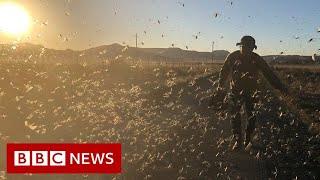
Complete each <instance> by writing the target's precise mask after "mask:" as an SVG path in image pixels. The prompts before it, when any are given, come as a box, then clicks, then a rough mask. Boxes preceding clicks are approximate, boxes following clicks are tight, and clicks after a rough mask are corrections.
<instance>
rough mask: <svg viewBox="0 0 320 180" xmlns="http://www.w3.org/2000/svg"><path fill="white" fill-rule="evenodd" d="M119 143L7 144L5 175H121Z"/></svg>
mask: <svg viewBox="0 0 320 180" xmlns="http://www.w3.org/2000/svg"><path fill="white" fill-rule="evenodd" d="M121 159H122V158H121V144H119V143H111V144H94V143H85V144H76V143H69V144H68V143H52V144H50V143H30V144H26V143H8V144H7V173H104V174H105V173H106V174H114V173H121Z"/></svg>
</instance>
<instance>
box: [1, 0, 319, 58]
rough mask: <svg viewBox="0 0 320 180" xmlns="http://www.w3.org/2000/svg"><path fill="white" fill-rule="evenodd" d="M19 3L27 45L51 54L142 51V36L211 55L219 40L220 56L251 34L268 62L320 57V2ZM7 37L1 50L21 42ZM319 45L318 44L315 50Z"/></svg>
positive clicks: (150, 0) (103, 0)
mask: <svg viewBox="0 0 320 180" xmlns="http://www.w3.org/2000/svg"><path fill="white" fill-rule="evenodd" d="M15 2H16V3H19V4H21V5H22V6H23V7H24V8H25V9H26V10H27V11H28V12H29V14H30V16H31V17H32V19H33V24H32V27H31V30H30V32H29V34H28V35H25V36H24V37H22V38H21V40H20V41H22V42H25V41H27V42H32V43H37V44H43V45H44V46H46V47H50V48H57V49H65V48H70V49H85V48H89V47H94V46H98V45H103V44H111V43H115V42H117V43H120V44H123V43H125V44H127V45H130V46H134V45H135V33H138V40H139V44H138V46H139V47H169V46H171V44H174V45H175V47H180V48H182V49H185V48H186V46H188V47H189V49H192V50H197V51H211V43H212V41H215V49H226V50H229V51H232V50H236V49H237V47H236V46H235V44H236V42H237V41H239V39H240V38H241V36H243V35H247V34H248V35H252V36H254V37H255V38H256V40H257V46H258V50H257V52H258V53H261V54H263V55H265V54H279V53H280V52H281V51H283V52H284V53H285V54H306V55H310V54H313V53H320V50H318V49H320V33H319V32H317V31H318V28H320V18H319V17H320V8H319V7H320V1H319V0H179V1H177V0H17V1H15ZM231 2H232V4H231ZM183 4H184V6H183ZM216 15H217V17H215V16H216ZM158 21H159V22H160V24H159V23H158ZM144 31H145V32H144ZM0 33H1V32H0ZM162 36H163V37H162ZM195 36H198V38H197V39H196V37H195ZM0 38H1V41H2V42H1V43H8V42H13V41H14V39H16V38H12V37H11V38H9V37H7V36H5V35H3V34H0ZM66 38H67V39H68V40H67V41H66ZM311 38H314V41H312V42H310V43H308V40H309V39H311ZM280 41H282V42H280ZM142 42H143V43H144V45H142Z"/></svg>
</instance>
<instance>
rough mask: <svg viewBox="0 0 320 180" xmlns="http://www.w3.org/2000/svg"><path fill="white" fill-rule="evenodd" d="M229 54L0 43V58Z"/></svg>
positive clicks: (181, 58) (155, 58)
mask: <svg viewBox="0 0 320 180" xmlns="http://www.w3.org/2000/svg"><path fill="white" fill-rule="evenodd" d="M228 54H229V52H228V51H225V50H216V51H214V52H213V53H211V52H198V51H189V50H183V49H180V48H136V47H129V46H122V45H120V44H111V45H102V46H98V47H93V48H90V49H85V50H80V51H76V50H70V49H67V50H55V49H49V48H45V47H44V46H42V45H34V44H30V43H21V44H16V45H9V44H1V45H0V59H7V58H9V59H12V60H17V59H26V58H27V59H38V60H58V61H59V60H60V61H62V59H63V60H64V61H67V60H68V59H93V60H106V59H114V58H131V59H141V60H150V61H211V60H212V55H213V59H215V60H223V59H225V57H226V56H227V55H228Z"/></svg>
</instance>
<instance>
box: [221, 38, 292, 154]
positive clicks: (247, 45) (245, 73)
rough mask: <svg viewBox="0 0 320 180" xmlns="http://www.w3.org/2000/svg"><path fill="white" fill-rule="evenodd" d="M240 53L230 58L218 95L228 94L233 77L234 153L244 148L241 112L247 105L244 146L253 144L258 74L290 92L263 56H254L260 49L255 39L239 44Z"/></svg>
mask: <svg viewBox="0 0 320 180" xmlns="http://www.w3.org/2000/svg"><path fill="white" fill-rule="evenodd" d="M237 46H240V50H238V51H234V52H232V53H231V54H229V55H228V57H227V58H226V60H225V62H224V64H223V67H222V69H221V71H220V74H219V81H218V88H217V95H218V96H219V95H221V94H225V93H224V92H225V84H226V83H225V82H226V81H227V79H228V76H229V75H230V74H231V82H230V89H231V92H230V93H229V98H230V99H229V101H230V113H231V128H232V133H233V137H234V140H235V144H234V145H233V148H232V149H233V150H239V149H240V148H241V147H242V134H241V116H240V109H241V106H242V104H244V105H245V111H246V114H247V117H248V123H247V127H246V130H245V133H246V134H245V141H244V145H245V146H247V145H248V144H249V143H250V141H251V135H252V133H253V131H254V129H255V121H256V120H255V117H254V113H253V110H254V97H253V96H254V93H255V92H256V91H257V90H258V84H259V83H258V74H259V72H262V74H263V75H264V77H265V78H266V79H267V80H268V81H269V83H270V84H271V85H272V86H273V87H274V88H276V89H278V90H280V91H281V92H283V93H289V92H288V88H287V87H286V86H285V85H284V84H282V83H281V81H280V79H279V78H278V77H277V76H276V75H275V74H274V73H273V72H272V70H271V69H270V67H269V66H268V64H267V63H266V62H265V61H264V60H263V59H262V57H261V56H259V55H258V54H256V53H254V52H253V50H254V49H257V46H256V44H255V39H254V38H253V37H251V36H244V37H242V38H241V41H240V42H239V43H237Z"/></svg>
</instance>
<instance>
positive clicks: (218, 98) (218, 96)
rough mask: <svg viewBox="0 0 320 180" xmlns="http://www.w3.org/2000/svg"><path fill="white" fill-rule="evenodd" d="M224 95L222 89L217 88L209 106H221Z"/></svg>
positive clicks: (224, 92)
mask: <svg viewBox="0 0 320 180" xmlns="http://www.w3.org/2000/svg"><path fill="white" fill-rule="evenodd" d="M226 94H227V93H226V90H225V89H224V88H221V87H218V88H217V89H216V92H215V93H214V94H213V95H212V97H211V101H210V104H209V106H221V105H222V104H223V100H224V98H225V96H226Z"/></svg>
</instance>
